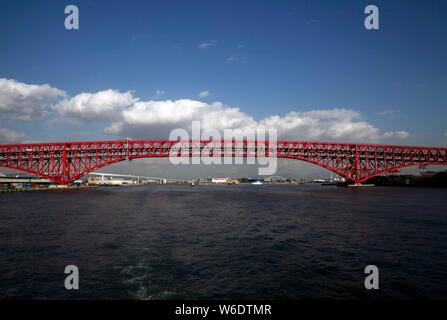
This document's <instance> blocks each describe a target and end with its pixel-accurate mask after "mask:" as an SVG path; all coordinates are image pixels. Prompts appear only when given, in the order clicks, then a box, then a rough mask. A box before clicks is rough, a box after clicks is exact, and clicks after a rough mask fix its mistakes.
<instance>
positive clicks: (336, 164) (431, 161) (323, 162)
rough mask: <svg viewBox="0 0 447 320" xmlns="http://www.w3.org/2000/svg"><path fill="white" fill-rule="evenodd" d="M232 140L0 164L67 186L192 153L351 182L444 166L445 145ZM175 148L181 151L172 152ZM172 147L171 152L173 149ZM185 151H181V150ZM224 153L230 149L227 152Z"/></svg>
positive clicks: (72, 146) (35, 149) (26, 153)
mask: <svg viewBox="0 0 447 320" xmlns="http://www.w3.org/2000/svg"><path fill="white" fill-rule="evenodd" d="M229 143H231V144H234V142H232V141H217V142H216V141H170V140H138V141H134V140H124V141H122V140H118V141H92V142H60V143H36V144H3V145H0V167H5V168H10V169H15V170H19V171H23V172H27V173H30V174H35V175H38V176H40V177H44V178H47V179H50V180H52V181H54V182H57V183H61V184H67V183H70V182H73V181H74V180H77V179H79V178H80V177H82V176H85V175H87V174H88V173H90V172H93V171H95V170H97V169H100V168H103V167H105V166H107V165H111V164H114V163H117V162H120V161H124V160H132V159H139V158H167V157H169V156H170V154H174V155H176V156H186V157H195V156H200V155H201V154H202V153H203V152H210V151H209V150H212V151H211V154H212V152H216V150H217V152H218V153H219V154H220V155H224V156H232V157H233V156H235V157H236V156H237V157H256V156H257V153H258V152H260V151H262V153H263V154H265V155H266V156H270V157H278V158H283V159H294V160H301V161H306V162H309V163H312V164H315V165H318V166H320V167H323V168H325V169H327V170H329V171H332V172H334V173H336V174H338V175H340V176H341V177H343V178H345V179H347V180H348V181H351V182H353V183H361V182H363V181H365V180H367V179H370V178H372V177H374V176H377V175H380V174H384V173H390V172H396V171H397V170H399V169H402V168H407V167H411V166H420V165H447V148H439V147H421V146H397V145H379V144H355V143H336V142H307V141H277V142H269V141H266V142H264V143H263V144H262V145H261V144H260V145H257V146H256V147H255V148H253V147H252V144H251V143H250V142H249V141H239V142H236V143H237V144H238V147H237V148H236V147H231V148H230V149H225V146H227V145H228V144H229ZM177 150H181V152H180V151H178V152H177ZM173 151H175V153H173ZM185 151H186V152H185ZM228 151H230V152H229V153H228Z"/></svg>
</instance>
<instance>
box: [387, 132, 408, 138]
mask: <svg viewBox="0 0 447 320" xmlns="http://www.w3.org/2000/svg"><path fill="white" fill-rule="evenodd" d="M383 137H384V138H385V139H401V140H403V139H407V138H408V137H410V133H408V132H407V131H387V132H385V133H384V134H383Z"/></svg>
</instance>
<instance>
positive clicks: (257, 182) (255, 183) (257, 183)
mask: <svg viewBox="0 0 447 320" xmlns="http://www.w3.org/2000/svg"><path fill="white" fill-rule="evenodd" d="M251 184H254V185H260V184H263V183H262V182H261V181H259V180H258V181H255V182H252V183H251Z"/></svg>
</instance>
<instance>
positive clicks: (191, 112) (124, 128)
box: [106, 99, 380, 141]
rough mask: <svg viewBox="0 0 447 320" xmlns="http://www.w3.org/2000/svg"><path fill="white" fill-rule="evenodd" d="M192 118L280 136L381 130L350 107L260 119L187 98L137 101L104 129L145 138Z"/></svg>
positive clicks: (376, 134)
mask: <svg viewBox="0 0 447 320" xmlns="http://www.w3.org/2000/svg"><path fill="white" fill-rule="evenodd" d="M192 121H200V124H201V128H202V129H204V130H206V129H217V130H224V129H240V130H242V131H244V130H246V129H257V128H258V129H266V130H268V129H277V130H278V135H279V136H280V137H282V138H293V139H313V140H319V139H320V140H321V139H325V140H346V141H352V140H362V141H377V140H379V139H380V131H379V129H378V128H376V127H374V126H373V125H372V124H369V123H368V122H366V121H363V120H362V119H361V115H360V114H359V113H358V112H356V111H353V110H350V109H337V108H336V109H331V110H313V111H308V112H290V113H288V114H286V115H285V116H278V115H274V116H270V117H267V118H264V119H261V120H259V121H257V120H255V119H254V118H253V117H252V116H250V115H249V114H247V113H245V112H243V111H241V110H240V109H239V108H234V107H230V106H227V105H224V104H222V103H221V102H214V103H211V104H208V103H205V102H201V101H196V100H190V99H180V100H174V101H172V100H164V101H138V102H136V103H135V104H133V105H132V106H131V107H129V108H126V109H125V110H123V112H122V117H121V119H120V121H115V122H113V123H112V124H110V125H109V126H108V127H107V128H106V132H107V133H112V134H116V135H120V136H123V135H124V136H136V137H144V136H147V135H149V134H153V133H155V134H160V135H162V136H165V137H166V136H167V135H168V134H169V131H170V130H172V129H174V128H185V129H189V128H190V126H191V122H192Z"/></svg>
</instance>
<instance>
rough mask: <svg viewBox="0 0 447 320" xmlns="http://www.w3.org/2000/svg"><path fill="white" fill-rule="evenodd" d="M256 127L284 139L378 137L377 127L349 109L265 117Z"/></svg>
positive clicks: (361, 138)
mask: <svg viewBox="0 0 447 320" xmlns="http://www.w3.org/2000/svg"><path fill="white" fill-rule="evenodd" d="M260 125H261V126H262V127H265V128H276V129H277V130H278V135H280V136H282V137H287V138H300V139H301V138H302V139H312V140H316V139H326V140H346V141H348V140H349V141H351V140H359V141H360V140H366V141H376V140H378V139H379V136H380V133H379V129H378V128H376V127H374V126H373V125H372V124H369V123H368V122H365V121H362V120H361V116H360V113H358V112H357V111H354V110H351V109H338V108H335V109H330V110H313V111H308V112H290V113H288V114H286V115H285V116H284V117H280V116H271V117H268V118H265V119H264V120H262V121H260Z"/></svg>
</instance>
